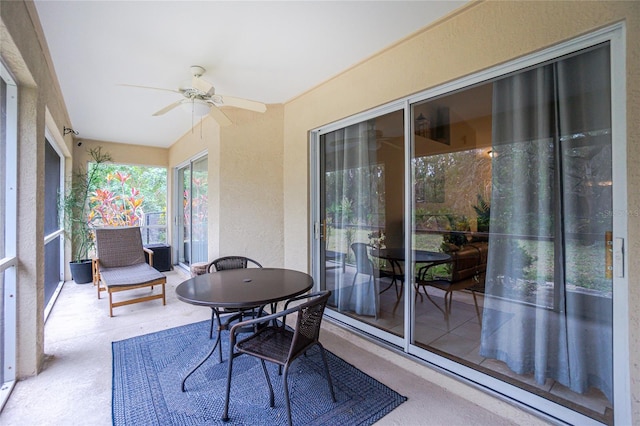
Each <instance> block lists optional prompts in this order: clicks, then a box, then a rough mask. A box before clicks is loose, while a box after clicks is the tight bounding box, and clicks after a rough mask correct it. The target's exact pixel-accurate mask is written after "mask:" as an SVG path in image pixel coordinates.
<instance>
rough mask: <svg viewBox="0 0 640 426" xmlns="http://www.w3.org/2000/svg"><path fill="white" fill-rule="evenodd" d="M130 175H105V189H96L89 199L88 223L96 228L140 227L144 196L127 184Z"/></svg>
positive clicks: (117, 173)
mask: <svg viewBox="0 0 640 426" xmlns="http://www.w3.org/2000/svg"><path fill="white" fill-rule="evenodd" d="M130 178H131V175H129V174H126V173H121V172H119V171H117V172H114V173H109V174H108V175H107V186H108V187H106V188H97V189H96V190H95V191H94V192H93V193H92V194H91V197H90V198H89V204H90V211H89V218H88V219H89V223H90V224H91V226H92V227H98V226H141V225H143V218H144V212H143V211H142V202H143V201H144V196H142V195H141V194H140V191H139V190H138V189H137V188H135V187H132V186H130V185H129V184H128V182H127V181H129V179H130Z"/></svg>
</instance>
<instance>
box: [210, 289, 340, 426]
mask: <svg viewBox="0 0 640 426" xmlns="http://www.w3.org/2000/svg"><path fill="white" fill-rule="evenodd" d="M330 295H331V292H330V291H322V292H318V293H313V294H308V295H303V296H298V297H294V298H292V299H289V300H288V301H287V303H286V304H285V309H284V311H281V312H278V313H275V314H271V315H267V316H264V317H261V318H254V319H251V320H248V321H242V322H239V323H237V324H235V325H234V326H233V327H231V331H230V333H229V340H230V341H229V368H228V371H227V394H226V398H225V404H224V413H223V415H222V420H223V421H228V420H229V415H228V413H229V393H230V391H231V375H232V368H233V359H234V358H235V357H238V356H240V355H242V354H247V355H251V356H254V357H256V358H258V359H260V362H261V364H262V370H263V371H264V375H265V378H266V380H267V385H268V386H269V405H270V406H271V407H274V395H273V386H272V385H271V379H270V378H269V373H268V371H267V366H266V364H265V361H269V362H273V363H275V364H277V365H278V366H279V367H284V372H283V373H282V374H283V388H284V398H285V403H286V406H287V416H288V420H289V425H291V424H292V420H291V403H290V397H289V387H288V383H287V374H288V371H289V367H290V366H291V364H292V363H293V361H294V360H295V359H297V358H298V357H299V356H300V355H302V354H304V353H305V352H306V351H307V350H308V349H309V348H311V347H312V346H314V345H317V346H318V347H319V348H320V353H321V355H322V362H323V363H324V368H325V373H326V376H327V382H328V384H329V391H330V392H331V399H332V400H333V402H336V396H335V393H334V391H333V382H332V381H331V375H330V374H329V365H328V364H327V357H326V354H325V351H324V347H323V346H322V344H321V343H320V342H319V340H318V338H319V336H320V325H321V323H322V315H323V313H324V309H325V306H326V304H327V300H328V299H329V296H330ZM303 299H309V300H308V301H306V302H304V303H301V304H300V305H297V306H295V307H292V308H289V304H290V303H291V302H294V301H299V300H303ZM292 314H297V319H296V324H295V327H294V328H293V330H292V329H291V328H290V327H287V326H286V321H287V316H288V315H292ZM278 320H280V321H278ZM267 324H268V325H267ZM248 327H255V328H256V330H257V331H255V332H254V333H253V334H252V335H250V336H249V337H246V338H243V339H242V340H239V341H238V342H237V343H236V338H237V336H236V335H237V333H239V332H243V331H245V330H246V329H247V328H248ZM309 396H310V397H317V395H309Z"/></svg>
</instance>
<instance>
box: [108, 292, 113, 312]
mask: <svg viewBox="0 0 640 426" xmlns="http://www.w3.org/2000/svg"><path fill="white" fill-rule="evenodd" d="M108 293H109V316H110V317H113V293H111V291H108Z"/></svg>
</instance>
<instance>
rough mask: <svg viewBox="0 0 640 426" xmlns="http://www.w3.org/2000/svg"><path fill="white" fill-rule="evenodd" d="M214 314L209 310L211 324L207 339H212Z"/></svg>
mask: <svg viewBox="0 0 640 426" xmlns="http://www.w3.org/2000/svg"><path fill="white" fill-rule="evenodd" d="M215 317H216V314H215V312H214V311H213V309H212V310H211V325H210V326H209V339H213V323H214V322H215Z"/></svg>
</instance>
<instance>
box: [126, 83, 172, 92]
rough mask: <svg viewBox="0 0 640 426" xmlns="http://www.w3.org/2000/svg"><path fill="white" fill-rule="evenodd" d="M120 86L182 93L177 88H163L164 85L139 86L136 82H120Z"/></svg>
mask: <svg viewBox="0 0 640 426" xmlns="http://www.w3.org/2000/svg"><path fill="white" fill-rule="evenodd" d="M118 86H124V87H135V88H136V89H149V90H160V91H163V92H172V93H180V92H179V91H177V90H173V89H163V88H162V87H149V86H137V85H135V84H118Z"/></svg>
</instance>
